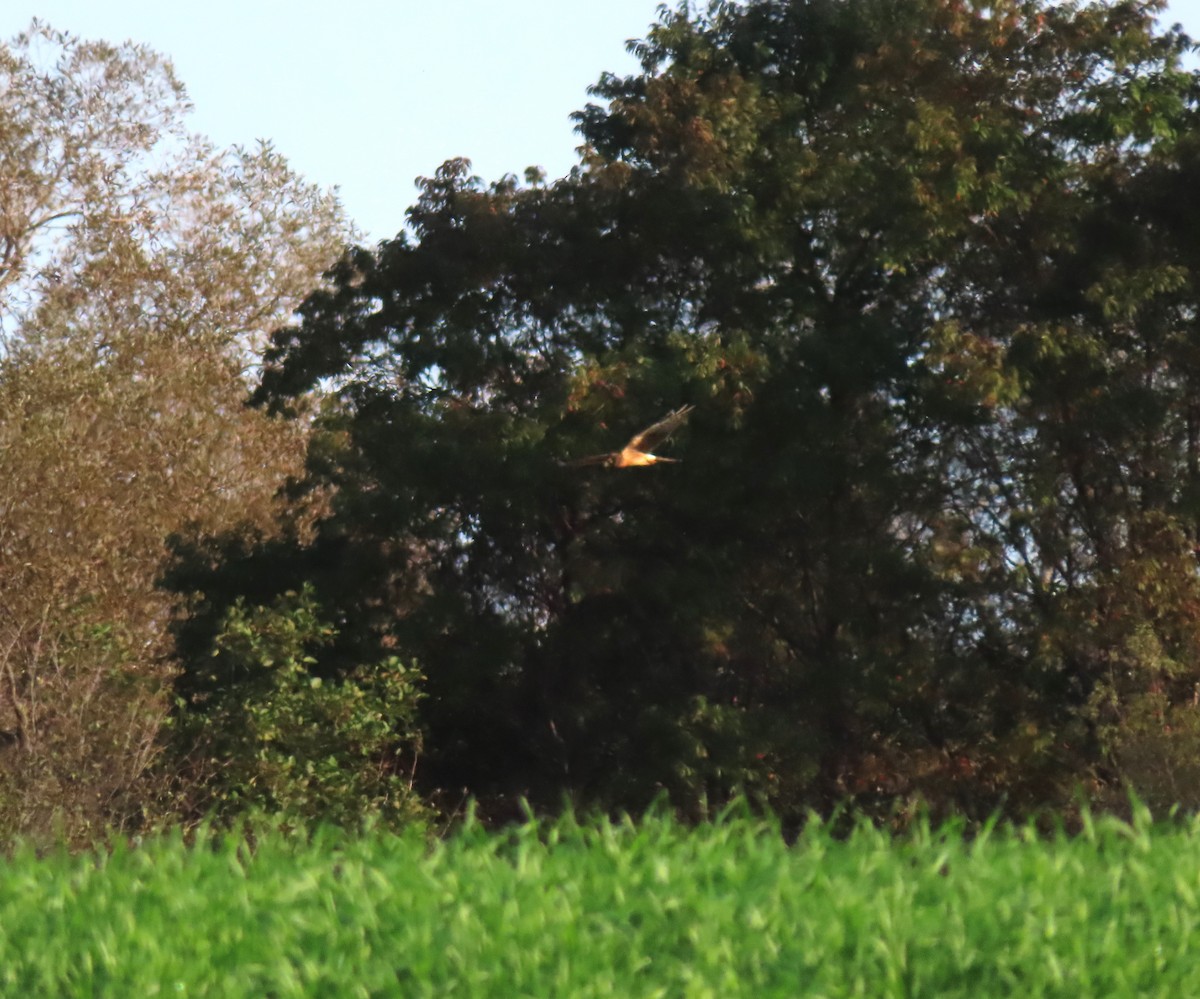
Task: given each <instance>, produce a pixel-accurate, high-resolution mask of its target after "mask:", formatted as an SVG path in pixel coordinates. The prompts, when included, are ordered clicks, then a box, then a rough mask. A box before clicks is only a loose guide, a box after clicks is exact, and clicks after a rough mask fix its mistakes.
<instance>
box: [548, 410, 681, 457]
mask: <svg viewBox="0 0 1200 999" xmlns="http://www.w3.org/2000/svg"><path fill="white" fill-rule="evenodd" d="M694 408H695V407H694V406H681V407H680V408H679V409H676V410H674V411H673V412H670V413H668V414H667V415H666V416H664V417H663V418H662V419H661V420H659V421H658V422H657V423H652V424H651V425H650V426H648V427H647V428H646V429H645V430H643V431H642V432H641V433H639V434H634V436H633V437H632V438H631V439H630V441H629V443H628V444H626V445H625V446H624V447H623V448H621V450H620V451H611V452H609V453H608V454H593V455H589V456H588V457H586V458H576V459H575V460H574V461H567V462H564V463H563V464H565V465H570V466H572V467H578V466H581V465H607V466H608V467H609V468H633V467H636V466H639V465H655V464H658V463H659V462H664V461H667V462H678V461H679V459H678V458H664V457H662V456H661V455H657V454H651V453H650V452H651V450H652V449H653V448H656V447H658V445H659V444H661V443H662V442H663V441H665V440H666V439H667V438H668V437H670V436H671V434H673V433H675V431H676V430H678V429H679V428H680V427H682V426H683V425H684V424H685V423H686V422H687V418H688V414H689V413H690V412H691V411H692V410H693V409H694Z"/></svg>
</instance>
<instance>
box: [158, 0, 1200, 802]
mask: <svg viewBox="0 0 1200 999" xmlns="http://www.w3.org/2000/svg"><path fill="white" fill-rule="evenodd" d="M694 7H695V5H681V6H680V7H679V8H678V9H677V10H674V11H671V10H666V9H664V11H663V13H662V16H661V19H660V22H659V23H658V24H657V25H656V26H655V27H654V28H653V29H652V30H651V32H650V33H649V35H648V37H647V38H646V40H645V41H644V42H642V43H640V44H639V45H637V46H636V51H637V54H638V55H639V56H640V58H641V62H642V66H641V70H640V72H638V73H635V74H633V75H631V76H629V77H628V78H617V77H613V76H605V77H604V78H602V79H601V80H600V82H599V83H598V84H597V86H596V87H595V88H594V93H595V95H596V96H597V97H598V98H600V99H601V100H602V101H603V102H604V103H603V104H602V105H601V104H595V105H589V106H588V107H587V108H585V109H584V110H583V111H581V112H580V113H579V115H578V116H577V118H578V122H579V129H580V133H581V135H582V137H583V140H584V143H585V146H584V153H583V158H582V162H581V164H580V166H579V167H578V168H577V169H576V170H575V171H574V172H573V173H572V174H571V175H570V176H568V177H566V178H563V179H561V180H559V181H557V182H554V183H551V184H546V183H545V182H544V180H543V179H542V178H541V177H540V176H539V175H538V174H537V173H536V172H530V173H529V174H528V176H527V178H526V184H525V185H524V186H522V185H521V184H520V183H519V182H518V181H517V180H516V179H515V178H513V177H507V178H504V179H502V180H501V181H498V182H496V183H494V184H491V185H485V184H484V183H483V182H482V181H480V180H479V179H478V178H475V177H472V176H471V175H470V170H469V164H467V163H466V162H465V161H461V160H459V161H450V162H448V163H447V164H446V165H445V166H444V167H443V168H442V169H441V170H440V171H439V172H438V174H437V176H436V177H434V178H431V179H430V180H429V181H428V182H427V183H426V184H425V186H424V192H423V194H422V196H421V198H420V200H419V201H418V203H417V204H416V205H415V206H414V207H413V208H412V209H411V210H410V212H409V215H408V223H409V230H408V232H407V233H405V234H403V235H402V236H400V237H398V238H397V239H395V240H392V241H389V242H387V243H384V244H382V245H381V246H380V247H378V248H377V249H375V250H366V249H362V250H358V251H355V252H353V253H351V254H349V255H347V257H346V258H345V259H344V260H343V262H342V263H341V265H340V266H339V268H338V269H337V270H336V271H335V272H334V273H333V275H332V277H333V286H332V287H330V288H328V289H326V290H324V291H321V292H318V293H315V294H314V295H312V296H310V297H309V299H308V300H307V301H306V303H305V304H304V306H303V308H302V310H301V321H300V322H299V323H298V324H297V325H295V326H293V327H289V328H286V329H284V330H281V331H280V332H279V333H277V334H276V336H275V338H274V342H273V346H272V348H271V349H270V350H269V351H268V354H267V357H266V366H265V369H264V375H263V379H262V383H261V387H260V389H259V391H258V393H257V398H258V401H259V402H261V403H263V404H265V405H267V406H268V407H270V408H273V409H276V410H280V411H286V410H288V409H289V408H290V407H291V406H293V405H294V404H295V401H296V400H297V399H302V398H304V397H305V393H307V392H310V391H316V390H318V389H320V390H321V391H322V393H323V394H324V397H325V404H326V405H325V415H324V420H323V426H324V431H325V433H324V435H323V436H322V437H321V439H320V440H319V441H317V442H315V443H314V446H313V447H312V448H311V449H310V454H309V476H308V479H307V483H306V485H307V487H308V488H311V489H313V490H326V491H328V492H329V494H331V495H332V500H331V504H330V507H329V512H328V515H327V516H326V517H325V518H324V519H323V520H322V521H321V523H320V524H318V525H317V528H316V530H315V532H314V534H313V536H312V538H311V540H310V541H306V542H304V543H297V544H294V545H293V544H284V545H279V544H272V545H267V546H263V547H262V548H261V549H259V550H258V551H252V550H249V549H247V548H246V547H245V546H242V547H238V546H236V545H234V546H231V545H230V544H229V543H228V541H227V540H223V541H215V542H211V543H209V542H201V543H199V544H197V545H195V546H194V547H193V548H192V549H191V550H190V551H189V550H187V549H185V548H181V560H180V564H179V567H178V570H177V572H176V573H175V574H174V576H173V580H172V582H173V584H174V585H176V586H178V587H179V588H180V589H181V590H184V591H186V592H198V593H200V594H202V599H201V600H200V601H199V603H198V605H197V607H198V610H197V613H196V614H195V615H193V616H192V617H191V619H190V620H189V621H187V622H184V624H183V626H182V627H181V629H180V633H179V637H180V644H179V649H180V652H181V655H182V656H183V657H184V660H185V668H186V670H187V672H188V675H189V676H190V675H191V674H192V673H193V672H194V671H197V670H202V669H203V668H204V667H203V664H204V663H205V662H207V658H206V657H207V656H208V655H209V653H210V651H211V648H212V636H213V634H214V630H213V629H214V627H215V626H216V624H217V622H219V620H220V614H221V609H222V608H223V607H225V606H228V605H229V604H230V603H231V602H232V601H233V600H235V599H236V598H237V597H238V596H239V595H242V594H249V595H251V597H252V598H253V600H254V601H256V602H260V603H262V602H269V600H270V598H271V596H272V595H273V593H275V592H279V591H280V590H283V589H287V588H292V589H295V588H298V587H299V585H300V584H301V583H302V582H311V583H312V584H313V585H314V587H315V590H314V592H315V593H316V596H317V599H318V600H319V602H320V604H321V607H322V612H323V613H324V614H326V615H328V616H329V617H330V618H331V619H335V620H337V621H338V624H339V629H340V636H339V640H338V641H337V642H336V643H334V645H332V646H330V647H329V648H328V649H327V650H325V651H324V652H322V653H320V654H319V655H318V659H319V664H318V667H317V668H318V669H319V670H320V671H322V672H323V674H325V675H330V676H334V675H339V674H340V673H344V672H346V671H349V670H352V669H354V668H355V666H356V665H357V664H358V663H360V662H364V661H367V662H369V661H373V660H374V659H376V658H378V657H379V655H380V654H382V653H384V652H387V651H388V650H397V651H399V652H400V653H401V654H403V655H405V656H411V657H412V658H413V659H414V660H415V661H416V662H419V663H420V665H421V668H422V671H423V672H424V673H425V674H426V676H427V677H428V683H427V687H426V690H427V693H428V697H427V698H426V700H425V701H424V702H423V703H422V707H421V719H422V722H423V724H424V725H425V726H426V729H427V734H428V737H427V740H426V744H425V745H426V750H425V756H424V758H423V760H422V763H421V766H420V768H419V771H418V779H419V781H420V785H421V787H422V790H423V791H424V792H425V793H427V794H429V795H437V794H438V793H453V794H454V795H458V794H459V789H460V788H463V787H466V788H469V789H470V790H471V791H472V792H474V793H475V794H477V795H479V796H480V797H481V799H483V800H485V801H489V802H491V801H502V800H507V801H510V802H511V801H512V800H514V799H515V798H516V797H517V796H519V795H526V796H528V797H529V798H530V799H531V800H532V801H534V802H536V804H537V805H538V806H539V807H542V806H545V807H548V808H553V807H557V805H558V804H559V802H560V801H561V799H562V796H563V795H564V794H567V795H570V796H573V797H574V798H575V799H576V800H579V801H583V802H587V803H589V804H593V805H597V806H600V807H614V806H615V807H621V806H623V807H630V808H638V807H640V806H641V805H642V804H643V803H645V802H647V801H649V800H651V799H652V798H653V797H654V796H655V795H657V794H658V793H660V792H661V791H662V790H664V789H665V790H666V791H667V792H668V793H669V794H670V796H671V799H672V802H673V804H674V805H675V806H676V807H677V808H678V809H679V810H680V811H681V812H683V813H686V814H691V815H699V814H702V813H703V810H704V808H705V803H706V802H713V801H720V800H722V799H723V798H725V797H726V796H728V795H729V794H731V793H734V792H735V791H736V790H737V789H739V788H740V789H744V790H746V791H748V792H751V793H754V794H757V795H764V796H766V797H767V798H768V799H769V800H770V802H771V804H772V806H773V807H774V808H776V809H778V810H781V811H783V812H785V813H791V814H802V813H803V811H804V809H805V808H806V807H809V806H815V807H818V808H823V807H831V806H832V804H833V803H834V802H836V801H839V800H841V799H842V798H844V797H845V796H852V797H854V798H855V799H856V800H857V802H858V804H859V805H860V806H862V807H864V808H878V809H880V810H883V811H886V810H887V809H888V808H890V807H891V802H892V801H893V800H894V799H896V798H897V797H899V798H908V797H924V798H925V799H926V800H928V801H930V802H932V803H933V804H934V805H935V807H937V808H938V809H942V810H945V811H955V810H966V811H968V812H970V813H973V814H975V815H977V816H980V815H986V814H988V813H989V812H990V811H991V810H992V809H994V808H996V807H998V806H1001V805H1002V806H1003V807H1005V808H1007V809H1009V810H1010V811H1011V812H1012V813H1021V812H1024V811H1027V810H1030V809H1035V808H1037V807H1040V806H1041V805H1043V804H1045V803H1047V802H1065V801H1069V800H1070V796H1071V794H1072V793H1074V789H1075V788H1076V787H1077V786H1078V785H1080V784H1083V785H1085V786H1087V787H1088V788H1089V789H1091V790H1092V791H1094V792H1095V793H1096V795H1097V796H1101V797H1102V796H1104V795H1105V794H1107V793H1108V792H1109V789H1110V788H1112V787H1114V786H1116V785H1119V784H1120V782H1121V781H1122V780H1124V779H1132V780H1133V781H1134V782H1135V783H1136V784H1138V785H1147V786H1148V787H1149V788H1150V789H1152V791H1153V793H1154V795H1155V796H1156V798H1157V799H1160V800H1164V801H1169V800H1178V799H1180V798H1181V796H1183V797H1185V796H1187V795H1189V794H1192V795H1194V791H1192V792H1189V791H1188V787H1187V780H1186V775H1187V774H1188V773H1190V772H1192V770H1191V769H1189V768H1194V767H1195V765H1196V761H1197V760H1198V759H1200V741H1198V739H1197V735H1196V733H1197V732H1198V731H1200V726H1197V725H1196V724H1195V722H1194V715H1195V709H1196V699H1195V690H1196V684H1197V683H1198V682H1200V575H1198V574H1197V571H1196V556H1195V554H1194V550H1195V549H1197V548H1198V547H1200V526H1198V525H1200V506H1198V503H1200V378H1198V377H1197V374H1198V372H1200V368H1198V367H1197V357H1196V353H1195V345H1194V340H1195V318H1196V314H1197V302H1198V294H1197V292H1198V289H1200V286H1198V285H1197V277H1198V275H1200V271H1198V270H1197V268H1198V267H1200V257H1198V256H1197V253H1196V249H1197V243H1196V237H1195V233H1196V232H1197V231H1200V227H1198V226H1197V225H1196V224H1195V219H1194V218H1193V217H1192V214H1193V213H1194V211H1195V204H1196V199H1195V198H1194V197H1193V196H1192V195H1191V193H1190V192H1193V191H1194V190H1196V189H1197V186H1198V185H1200V127H1198V126H1200V116H1198V111H1200V78H1198V77H1197V76H1196V75H1195V74H1193V73H1191V72H1188V71H1186V70H1185V69H1184V68H1183V67H1182V62H1181V59H1182V57H1183V55H1184V54H1185V53H1186V52H1187V50H1188V48H1189V46H1190V44H1191V43H1190V42H1189V40H1188V39H1187V38H1186V37H1185V36H1183V35H1182V34H1180V33H1178V32H1177V31H1174V30H1163V29H1160V28H1159V27H1158V26H1157V25H1156V23H1155V20H1154V15H1155V13H1156V12H1157V10H1158V7H1159V5H1156V4H1143V3H1135V2H1119V3H1111V4H1084V3H1076V2H1068V3H1063V4H1054V5H1051V4H1046V3H1043V2H1040V0H1000V2H988V3H986V4H985V3H982V2H979V3H977V2H968V0H808V2H799V0H796V2H786V0H754V2H749V3H745V4H740V3H739V4H734V3H714V4H712V5H710V6H708V7H707V8H705V9H704V10H702V11H700V12H696V11H695V9H694ZM330 390H332V391H330ZM683 404H692V405H694V407H695V409H694V411H693V412H692V415H691V420H690V424H689V426H688V428H687V430H686V431H685V432H683V433H681V434H680V435H678V437H677V438H676V440H675V441H673V442H672V444H671V445H669V446H670V447H672V448H673V449H674V450H673V451H672V452H671V453H672V454H673V455H674V456H675V457H678V458H682V462H681V463H680V464H677V465H669V466H656V467H653V468H648V469H634V470H626V471H614V470H611V469H604V468H590V469H581V468H577V467H573V466H571V464H570V459H572V458H577V457H579V456H581V455H588V454H593V453H596V452H601V451H605V450H607V449H608V448H610V447H612V446H614V445H619V444H620V443H622V442H623V441H624V440H626V439H628V437H629V435H630V434H632V433H633V432H634V431H635V430H636V429H637V428H639V427H642V426H645V425H647V424H648V423H650V422H651V421H652V420H654V419H656V418H657V417H659V416H661V415H662V414H663V413H664V412H666V411H668V410H670V409H674V408H676V407H678V406H680V405H683ZM187 682H188V681H187V680H186V679H185V685H186V683H187ZM1189 803H1195V802H1194V801H1191V799H1189Z"/></svg>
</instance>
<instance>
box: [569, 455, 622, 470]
mask: <svg viewBox="0 0 1200 999" xmlns="http://www.w3.org/2000/svg"><path fill="white" fill-rule="evenodd" d="M612 460H613V456H612V455H611V454H589V455H588V456H587V457H586V458H571V459H570V460H569V461H560V462H559V464H560V465H562V466H564V467H565V468H583V467H584V466H585V465H605V464H608V463H610V462H611V461H612Z"/></svg>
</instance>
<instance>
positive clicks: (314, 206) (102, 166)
mask: <svg viewBox="0 0 1200 999" xmlns="http://www.w3.org/2000/svg"><path fill="white" fill-rule="evenodd" d="M186 110H187V104H186V100H185V95H184V91H183V88H182V85H181V84H180V83H179V82H178V81H177V80H176V79H175V76H174V74H173V71H172V69H171V66H170V64H169V63H168V62H167V61H166V60H164V59H162V58H161V57H159V56H157V55H155V54H154V53H152V52H150V51H148V50H146V49H144V48H141V47H136V46H129V45H126V46H112V45H108V44H106V43H101V42H82V41H80V40H78V39H76V38H73V37H71V36H69V35H66V34H63V33H60V32H56V31H53V30H51V29H50V28H48V27H46V26H44V25H41V24H38V23H37V22H35V23H34V25H33V26H32V27H31V28H30V30H29V31H27V32H25V33H24V34H22V35H19V36H17V37H16V38H15V39H14V40H13V41H12V42H10V43H9V44H8V45H5V46H4V47H2V48H0V331H2V332H3V335H4V347H3V352H2V355H0V559H2V560H3V564H4V566H5V571H4V573H3V579H2V580H0V606H2V607H3V614H2V622H0V730H4V732H5V733H6V742H7V743H8V746H9V748H8V749H7V751H6V752H5V753H4V756H3V757H2V758H0V803H2V804H3V819H0V823H2V824H3V827H4V828H5V830H6V831H14V830H22V831H26V832H42V831H45V830H47V829H49V827H50V826H51V825H52V824H54V823H58V824H60V825H61V826H62V827H63V828H64V829H65V830H66V831H67V832H68V833H70V834H72V835H75V834H78V835H88V830H89V829H95V828H96V827H97V826H99V825H101V824H103V823H106V822H117V823H120V822H124V821H127V820H130V819H131V818H132V819H136V818H138V817H139V816H140V815H141V814H142V812H143V811H144V810H145V809H146V808H147V807H149V806H150V804H151V799H152V796H153V795H152V790H153V789H152V787H151V785H150V783H149V782H148V780H147V777H148V774H150V773H151V771H152V770H153V767H152V764H153V763H154V760H155V758H156V755H157V753H158V734H159V727H160V725H161V723H162V721H163V718H164V717H165V713H166V711H167V708H168V706H169V699H170V684H169V678H170V676H171V673H172V671H173V666H172V664H171V662H170V659H169V643H168V641H167V631H166V629H167V625H168V623H169V620H170V617H171V614H172V598H171V596H170V595H169V594H166V593H164V592H162V591H159V590H158V589H157V588H156V585H155V583H156V577H157V575H158V573H159V571H160V568H161V566H162V561H163V556H164V554H165V551H166V547H165V546H166V538H167V536H168V535H169V534H170V533H172V532H173V531H177V530H180V529H182V528H183V527H184V526H185V525H188V524H192V525H196V526H197V527H198V528H201V529H208V530H231V529H233V528H234V527H235V526H236V525H238V524H242V523H244V524H247V525H257V526H258V527H259V528H260V529H267V528H268V527H269V526H270V524H271V523H272V522H273V520H274V518H275V516H276V514H277V512H278V510H279V508H280V503H281V501H280V500H277V499H276V498H275V494H276V492H277V491H278V489H279V488H280V486H281V485H282V484H283V483H284V481H285V480H286V478H287V476H288V475H289V474H298V473H299V472H300V469H301V467H302V460H303V449H304V444H303V442H304V437H305V428H304V426H303V425H302V424H301V423H299V422H293V423H290V424H287V423H284V422H282V421H278V420H272V419H269V418H267V417H265V416H264V415H263V414H261V413H258V412H254V411H249V410H247V409H246V408H245V407H244V405H243V399H244V396H245V393H246V391H247V376H248V375H249V374H250V373H251V372H250V367H251V366H252V364H253V363H254V358H255V356H256V354H255V352H256V349H257V348H259V347H260V346H261V344H262V342H263V341H264V340H265V337H266V335H267V332H268V331H269V330H270V329H271V328H272V327H273V326H275V325H277V324H279V323H280V322H282V321H284V319H285V318H286V317H287V316H288V315H289V314H290V310H291V309H292V308H293V307H294V305H295V304H296V303H297V302H298V301H299V300H300V298H301V297H302V295H303V294H304V292H306V291H307V290H309V289H310V288H311V287H312V286H313V285H314V283H316V282H317V281H318V280H319V276H320V274H321V272H322V270H323V269H324V268H325V267H327V266H328V265H329V263H330V262H332V261H333V260H335V259H336V258H337V255H338V254H339V253H340V252H341V249H342V247H343V246H344V243H345V240H346V239H347V238H348V237H349V236H350V230H349V227H348V225H347V223H346V221H345V218H344V216H343V215H342V212H341V209H340V208H339V206H338V204H337V202H336V200H335V199H334V198H333V197H332V196H331V195H328V194H325V193H323V192H321V191H319V190H317V189H316V188H314V187H312V186H311V185H308V184H306V183H304V182H303V181H302V180H301V179H300V178H299V177H297V176H296V175H295V174H294V173H293V172H292V171H291V170H290V169H289V168H288V167H287V164H286V163H285V161H284V160H283V159H282V157H280V156H279V155H278V154H277V153H276V152H275V151H274V150H273V149H271V148H270V146H268V145H263V146H260V147H259V148H257V149H254V150H241V149H235V150H230V151H219V150H216V149H214V148H213V147H212V146H211V144H209V143H207V142H206V141H205V140H203V139H201V138H199V137H196V136H191V135H189V134H187V132H186V131H185V129H184V114H185V112H186Z"/></svg>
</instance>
